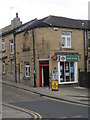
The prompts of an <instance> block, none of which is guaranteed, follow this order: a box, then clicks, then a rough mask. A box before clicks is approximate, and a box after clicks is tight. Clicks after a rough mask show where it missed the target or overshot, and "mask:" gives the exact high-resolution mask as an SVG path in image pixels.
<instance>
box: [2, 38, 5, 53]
mask: <svg viewBox="0 0 90 120" xmlns="http://www.w3.org/2000/svg"><path fill="white" fill-rule="evenodd" d="M2 51H5V41H4V40H2Z"/></svg>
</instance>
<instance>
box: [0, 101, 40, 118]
mask: <svg viewBox="0 0 90 120" xmlns="http://www.w3.org/2000/svg"><path fill="white" fill-rule="evenodd" d="M2 105H3V106H7V107H10V108H13V109H16V110H19V111H22V112H25V113H28V114H30V115H32V116H33V117H34V118H35V119H37V118H39V120H42V116H41V115H40V114H39V113H37V112H34V111H32V110H29V109H25V108H22V107H19V106H15V105H11V104H7V103H2Z"/></svg>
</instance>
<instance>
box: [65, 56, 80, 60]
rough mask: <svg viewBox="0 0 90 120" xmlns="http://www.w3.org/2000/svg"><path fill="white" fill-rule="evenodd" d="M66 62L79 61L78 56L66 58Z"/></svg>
mask: <svg viewBox="0 0 90 120" xmlns="http://www.w3.org/2000/svg"><path fill="white" fill-rule="evenodd" d="M66 60H72V61H73V60H76V61H78V56H66Z"/></svg>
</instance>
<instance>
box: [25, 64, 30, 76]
mask: <svg viewBox="0 0 90 120" xmlns="http://www.w3.org/2000/svg"><path fill="white" fill-rule="evenodd" d="M25 77H30V65H29V64H25Z"/></svg>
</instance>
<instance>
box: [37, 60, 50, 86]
mask: <svg viewBox="0 0 90 120" xmlns="http://www.w3.org/2000/svg"><path fill="white" fill-rule="evenodd" d="M39 82H40V87H45V86H49V62H48V61H43V62H39Z"/></svg>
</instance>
